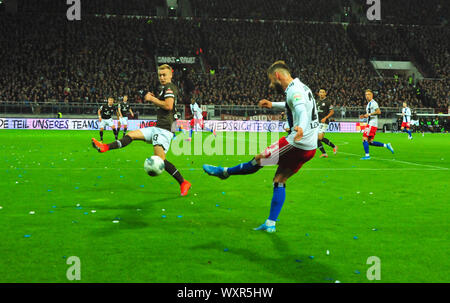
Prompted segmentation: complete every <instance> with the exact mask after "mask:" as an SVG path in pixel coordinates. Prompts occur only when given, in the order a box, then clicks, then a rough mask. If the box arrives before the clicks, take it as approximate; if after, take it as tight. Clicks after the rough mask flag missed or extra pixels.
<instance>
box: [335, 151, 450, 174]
mask: <svg viewBox="0 0 450 303" xmlns="http://www.w3.org/2000/svg"><path fill="white" fill-rule="evenodd" d="M339 153H340V154H344V155H351V156H356V157H361V155H357V154H352V153H346V152H341V151H340V152H339ZM370 157H371V158H372V159H375V160H384V161H391V162H399V163H405V164H411V165H417V166H424V167H432V168H434V169H437V170H448V168H447V167H441V166H434V165H428V164H420V163H414V162H408V161H402V160H396V159H384V158H378V157H372V156H370Z"/></svg>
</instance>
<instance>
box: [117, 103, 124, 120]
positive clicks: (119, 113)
mask: <svg viewBox="0 0 450 303" xmlns="http://www.w3.org/2000/svg"><path fill="white" fill-rule="evenodd" d="M117 118H119V119H121V118H123V115H122V110H121V109H120V105H119V106H118V107H117Z"/></svg>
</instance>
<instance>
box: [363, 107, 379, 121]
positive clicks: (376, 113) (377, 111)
mask: <svg viewBox="0 0 450 303" xmlns="http://www.w3.org/2000/svg"><path fill="white" fill-rule="evenodd" d="M374 115H381V110H380V108H377V109H376V110H375V111H374V112H373V113H370V114H364V115H361V116H359V118H361V119H362V118H369V117H370V116H374Z"/></svg>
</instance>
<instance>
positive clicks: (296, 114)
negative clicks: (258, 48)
mask: <svg viewBox="0 0 450 303" xmlns="http://www.w3.org/2000/svg"><path fill="white" fill-rule="evenodd" d="M267 75H268V77H269V79H270V87H271V88H275V89H276V90H277V91H279V92H282V93H284V94H285V95H286V102H270V101H269V100H266V99H263V100H260V101H259V106H260V107H263V108H278V109H285V111H286V114H287V118H288V123H289V127H290V130H291V132H290V133H289V135H287V136H286V137H282V138H281V139H280V140H279V141H278V142H275V143H274V144H272V145H271V146H269V147H267V148H266V149H265V150H264V151H263V152H262V153H261V154H259V155H256V156H255V157H254V158H253V159H252V160H250V161H249V162H247V163H242V164H239V165H236V166H234V167H221V166H218V167H216V166H212V165H207V164H205V165H203V169H204V171H205V172H206V173H207V174H209V175H212V176H216V177H219V178H221V179H226V178H228V177H229V176H231V175H248V174H253V173H256V172H257V171H258V170H260V169H261V168H262V167H263V166H267V165H278V168H277V171H276V173H275V176H274V178H273V196H272V203H271V207H270V213H269V217H268V219H267V220H266V221H265V222H264V223H263V224H262V225H260V226H259V227H257V228H255V230H265V231H267V232H275V222H276V221H277V218H278V215H279V214H280V211H281V208H282V207H283V203H284V200H285V198H286V181H287V180H288V179H289V178H290V177H291V176H293V175H294V174H295V173H296V172H298V170H299V169H300V168H301V167H302V166H303V164H305V163H306V162H308V161H309V160H311V159H312V158H313V157H314V155H315V153H316V149H317V136H318V127H319V120H318V115H317V107H316V101H315V99H314V96H313V93H312V92H311V90H310V89H309V88H308V86H306V85H305V84H303V83H302V82H301V81H300V80H299V79H298V78H295V79H293V78H292V76H291V73H290V72H289V69H288V67H287V65H286V63H285V62H284V61H276V62H275V63H273V64H272V65H271V66H270V67H269V69H268V70H267ZM296 186H299V185H298V184H297V185H296Z"/></svg>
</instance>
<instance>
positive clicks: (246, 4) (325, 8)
mask: <svg viewBox="0 0 450 303" xmlns="http://www.w3.org/2000/svg"><path fill="white" fill-rule="evenodd" d="M190 2H191V4H192V7H193V9H194V11H195V15H196V16H198V17H206V18H237V19H249V18H253V19H264V20H273V19H276V20H296V21H333V16H334V15H336V14H339V12H340V8H339V3H338V2H337V1H329V0H302V1H298V0H263V1H242V0H228V1H222V0H191V1H190Z"/></svg>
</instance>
